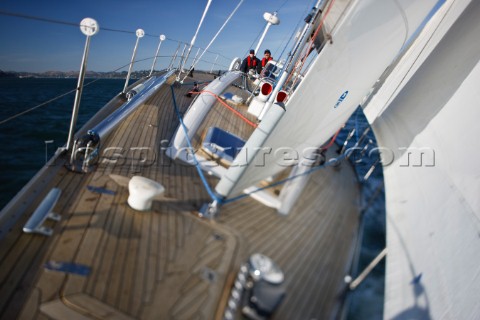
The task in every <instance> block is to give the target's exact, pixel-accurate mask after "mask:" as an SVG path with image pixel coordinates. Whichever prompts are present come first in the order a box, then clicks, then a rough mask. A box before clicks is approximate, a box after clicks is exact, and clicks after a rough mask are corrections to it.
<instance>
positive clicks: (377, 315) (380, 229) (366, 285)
mask: <svg viewBox="0 0 480 320" xmlns="http://www.w3.org/2000/svg"><path fill="white" fill-rule="evenodd" d="M368 127H369V125H368V121H367V119H366V118H365V116H364V114H363V111H362V109H361V108H360V107H359V108H357V110H356V111H355V112H354V113H353V115H352V116H351V117H350V119H349V120H348V121H347V123H346V124H345V128H344V129H343V130H342V131H341V132H340V133H339V135H338V137H337V140H336V142H337V144H338V145H341V146H342V145H343V144H344V142H345V140H346V139H347V137H348V136H349V134H350V133H351V132H352V130H353V129H355V131H354V134H353V135H352V136H351V138H350V139H349V140H348V143H347V144H346V149H347V150H348V149H349V148H352V147H354V146H355V144H356V142H357V141H358V140H359V139H361V136H362V134H363V133H364V132H365V130H366V129H367V128H368ZM358 147H360V148H359V149H360V150H358V151H355V152H353V153H352V154H351V156H350V157H349V161H350V163H351V164H352V166H353V167H354V168H355V171H356V174H357V179H358V181H359V183H360V186H361V203H362V204H361V205H362V207H363V208H364V210H363V213H362V215H363V219H362V223H363V232H362V237H361V239H360V245H361V246H360V250H359V252H358V256H357V263H356V264H355V266H354V268H353V270H352V273H351V274H352V277H353V278H355V276H356V275H358V274H360V273H361V272H362V271H363V270H364V269H365V267H367V265H368V264H370V262H371V261H372V260H373V259H374V258H375V257H376V256H377V255H378V254H379V253H380V252H381V251H382V250H383V249H384V248H385V246H386V241H385V237H386V234H385V230H386V229H385V228H386V220H385V192H384V188H383V171H382V167H381V164H380V163H379V162H377V161H378V160H379V159H378V153H377V152H372V149H374V148H375V147H377V142H376V139H375V135H374V133H373V131H372V130H370V131H368V133H367V134H366V136H365V137H364V138H363V140H362V142H361V143H360V144H359V145H358ZM362 150H363V151H362ZM374 164H376V165H375V169H374V170H373V171H372V172H371V174H370V175H369V176H368V178H367V179H365V177H366V175H367V173H368V172H369V170H370V169H371V168H372V165H374ZM384 291H385V259H383V260H382V261H381V262H380V263H379V264H378V265H377V266H376V267H375V268H374V269H373V270H372V272H371V273H370V274H369V276H368V277H367V278H366V279H365V280H364V281H363V282H362V283H361V284H360V285H359V286H358V287H357V288H356V290H354V291H350V292H349V296H348V299H347V314H346V319H348V320H357V319H358V320H360V319H369V320H371V319H383V302H384Z"/></svg>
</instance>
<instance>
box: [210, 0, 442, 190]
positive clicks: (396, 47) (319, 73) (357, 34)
mask: <svg viewBox="0 0 480 320" xmlns="http://www.w3.org/2000/svg"><path fill="white" fill-rule="evenodd" d="M344 2H345V1H339V3H340V4H342V5H344ZM435 3H436V1H435V0H428V1H427V0H425V1H415V0H402V1H375V0H369V1H365V0H363V1H352V3H351V4H350V5H349V6H348V7H347V9H346V11H345V13H344V14H343V15H342V16H341V18H340V20H339V21H338V22H334V21H328V17H327V21H326V25H327V26H329V25H330V26H335V27H334V28H333V29H332V30H327V31H328V32H329V33H331V36H332V39H333V42H332V43H327V44H325V47H324V48H323V49H322V51H321V52H320V53H319V55H318V57H317V58H316V60H315V61H314V62H313V64H312V67H311V68H310V70H309V71H308V73H307V74H306V75H305V78H304V79H303V80H302V82H301V84H300V86H299V87H298V89H297V90H296V91H295V93H294V94H293V95H292V97H291V98H290V100H289V101H288V103H287V105H286V112H285V115H284V116H283V117H282V118H281V119H280V121H279V122H278V124H277V125H276V126H275V127H274V129H273V130H272V131H268V132H265V129H264V128H263V127H262V125H263V124H264V123H270V121H269V119H268V118H269V116H270V117H271V116H274V115H273V114H274V112H272V110H270V111H269V112H267V114H266V115H265V117H264V118H263V120H262V123H261V124H260V126H259V127H258V129H257V130H259V132H265V134H266V135H268V137H267V138H266V141H265V143H264V144H262V145H261V146H256V145H252V142H251V141H247V143H246V145H245V152H255V151H256V150H257V149H258V148H260V147H261V148H263V150H262V152H258V153H257V154H256V156H255V157H254V159H253V161H251V162H249V163H248V164H247V165H246V166H245V165H244V163H242V161H244V160H243V159H245V158H244V155H243V154H242V153H240V155H239V157H237V158H238V159H237V160H236V162H234V163H233V165H232V166H231V167H230V168H229V170H228V171H227V173H226V174H225V175H224V176H223V177H222V179H221V181H220V182H219V184H218V185H217V187H216V191H217V193H219V194H221V195H223V196H228V195H230V194H238V193H241V192H242V191H243V190H244V189H245V188H247V187H249V186H252V185H254V184H255V183H257V182H258V181H260V180H262V179H265V178H267V177H271V176H274V175H275V174H277V173H279V172H280V171H282V170H283V169H285V166H286V165H291V164H292V163H291V162H290V163H287V164H286V163H285V161H283V159H282V157H283V156H284V154H285V151H287V153H288V154H289V155H291V154H293V155H296V159H297V160H298V161H301V160H302V157H303V156H304V155H305V152H307V153H308V151H306V150H311V149H312V148H318V147H319V146H321V145H322V144H323V143H325V142H326V141H327V140H328V139H329V138H330V137H331V136H332V135H334V133H335V132H336V131H337V130H338V129H339V128H340V127H341V126H342V125H343V124H344V123H345V122H346V121H347V119H348V118H349V117H350V115H351V114H352V113H353V111H354V110H355V109H356V108H357V106H358V105H359V103H360V102H361V101H362V99H363V98H364V97H365V95H366V94H367V93H368V92H369V90H370V89H371V87H372V86H373V85H374V84H375V82H376V80H377V79H378V78H379V77H380V75H381V74H382V73H383V72H384V71H385V69H386V68H387V67H388V66H389V64H390V63H391V62H392V61H393V60H394V58H395V57H396V55H397V54H398V53H399V51H400V50H401V48H402V47H403V46H404V44H405V43H406V41H407V39H409V38H410V36H411V35H412V34H413V33H414V31H415V30H416V29H417V27H418V26H419V25H420V24H421V23H422V21H423V20H424V19H425V17H426V16H427V14H428V13H429V12H430V10H431V9H432V7H433V6H434V5H435ZM265 148H267V149H269V150H270V151H268V150H266V149H265ZM294 160H295V159H294Z"/></svg>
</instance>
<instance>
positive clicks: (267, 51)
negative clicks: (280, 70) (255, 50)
mask: <svg viewBox="0 0 480 320" xmlns="http://www.w3.org/2000/svg"><path fill="white" fill-rule="evenodd" d="M264 53H268V54H272V53H271V52H270V50H268V49H267V50H265V52H264Z"/></svg>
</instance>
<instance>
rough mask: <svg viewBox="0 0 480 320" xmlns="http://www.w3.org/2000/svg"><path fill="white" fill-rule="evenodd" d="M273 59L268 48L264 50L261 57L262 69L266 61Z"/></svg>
mask: <svg viewBox="0 0 480 320" xmlns="http://www.w3.org/2000/svg"><path fill="white" fill-rule="evenodd" d="M270 60H273V58H272V54H271V53H270V50H268V49H267V50H265V55H264V57H263V59H262V69H263V68H265V66H266V65H267V63H268V61H270Z"/></svg>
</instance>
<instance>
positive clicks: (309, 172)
mask: <svg viewBox="0 0 480 320" xmlns="http://www.w3.org/2000/svg"><path fill="white" fill-rule="evenodd" d="M344 158H345V155H344V154H342V155H341V156H339V157H338V158H336V160H337V161H341V160H343V159H344ZM334 163H335V162H332V163H327V164H322V165H321V166H317V167H314V168H312V169H310V170H308V171H305V172H303V173H300V174H297V175H295V176H292V177H288V178H285V179H283V180H279V181H277V182H274V183H272V184H270V185H268V186H265V187H261V188H258V189H255V190H253V191H251V192H248V193H244V194H241V195H239V196H236V197H234V198H230V199H225V200H223V201H222V202H221V204H227V203H231V202H234V201H237V200H241V199H243V198H245V197H248V196H250V195H251V194H254V193H257V192H259V191H262V190H266V189H270V188H273V187H276V186H278V185H281V184H284V183H285V182H288V181H290V180H293V179H296V178H298V177H301V176H306V175H308V174H311V173H313V172H315V171H317V170H320V169H323V168H327V167H329V166H332V165H333V164H334Z"/></svg>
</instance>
